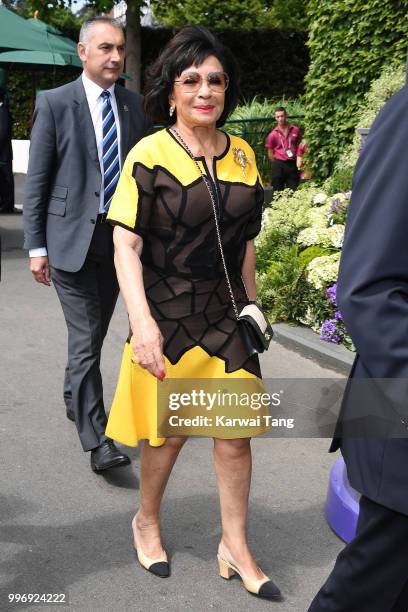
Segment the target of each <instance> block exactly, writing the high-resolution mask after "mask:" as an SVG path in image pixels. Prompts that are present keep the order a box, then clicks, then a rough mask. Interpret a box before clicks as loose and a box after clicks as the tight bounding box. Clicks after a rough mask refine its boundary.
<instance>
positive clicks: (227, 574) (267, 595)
mask: <svg viewBox="0 0 408 612" xmlns="http://www.w3.org/2000/svg"><path fill="white" fill-rule="evenodd" d="M217 559H218V567H219V571H220V576H221V578H225V579H226V580H229V579H230V578H232V576H233V575H234V574H238V576H239V577H240V578H241V580H242V583H243V585H244V587H245V588H246V590H247V591H248V593H251V595H255V596H256V597H261V598H262V599H274V600H280V599H281V598H282V595H281V592H280V590H279V588H278V587H277V586H276V584H275V583H274V582H273V581H272V580H271V579H270V578H268V576H265V574H264V577H263V578H260V579H259V580H253V579H251V578H248V577H247V576H245V575H244V574H243V573H242V572H240V571H239V569H238V568H237V567H235V566H234V565H232V563H230V562H229V561H227V560H226V559H223V558H222V557H221V556H220V555H219V554H217Z"/></svg>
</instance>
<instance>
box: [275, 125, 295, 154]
mask: <svg viewBox="0 0 408 612" xmlns="http://www.w3.org/2000/svg"><path fill="white" fill-rule="evenodd" d="M278 134H279V138H280V141H281V145H282V150H283V151H285V153H286V151H287V150H288V149H289V150H290V147H291V144H292V135H291V133H290V128H288V135H289V143H288V146H287V147H285V145H284V144H283V138H282V134H281V131H280V130H279V129H278Z"/></svg>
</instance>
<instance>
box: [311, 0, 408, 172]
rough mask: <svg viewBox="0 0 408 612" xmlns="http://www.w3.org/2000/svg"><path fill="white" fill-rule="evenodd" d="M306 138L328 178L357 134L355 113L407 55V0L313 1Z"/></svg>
mask: <svg viewBox="0 0 408 612" xmlns="http://www.w3.org/2000/svg"><path fill="white" fill-rule="evenodd" d="M308 12H309V23H310V32H309V40H308V46H309V50H310V57H311V64H310V68H309V72H308V74H307V77H306V94H305V104H306V124H307V140H308V143H309V151H310V156H311V162H312V170H313V176H314V177H315V178H324V177H326V176H328V175H329V174H330V172H331V170H332V168H333V164H334V161H335V160H336V159H337V158H338V157H339V154H340V153H341V152H342V150H344V148H345V146H346V145H347V144H349V143H350V142H351V140H352V139H353V133H354V128H355V114H356V112H357V110H358V109H359V108H360V106H361V104H362V102H363V100H364V94H365V92H366V91H367V90H368V88H369V86H370V83H371V81H373V80H374V79H376V78H377V77H378V76H379V74H380V72H381V69H382V68H383V66H384V65H386V64H393V63H400V62H402V61H404V60H405V58H406V54H407V47H408V19H407V14H408V0H400V1H399V2H395V0H370V2H367V0H309V4H308Z"/></svg>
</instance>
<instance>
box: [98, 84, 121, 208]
mask: <svg viewBox="0 0 408 612" xmlns="http://www.w3.org/2000/svg"><path fill="white" fill-rule="evenodd" d="M101 95H102V98H103V108H102V135H103V146H102V157H103V163H102V166H103V209H104V211H105V212H107V211H108V208H109V205H110V203H111V201H112V198H113V194H114V192H115V187H116V184H117V182H118V180H119V173H120V166H119V149H118V133H117V130H116V122H115V115H114V114H113V110H112V105H111V101H110V93H109V91H103V92H102V94H101Z"/></svg>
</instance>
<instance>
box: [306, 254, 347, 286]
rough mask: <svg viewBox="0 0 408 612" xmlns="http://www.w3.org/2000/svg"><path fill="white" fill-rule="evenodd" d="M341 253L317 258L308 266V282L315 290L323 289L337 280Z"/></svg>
mask: <svg viewBox="0 0 408 612" xmlns="http://www.w3.org/2000/svg"><path fill="white" fill-rule="evenodd" d="M339 262H340V252H338V253H333V255H323V256H322V257H315V258H314V259H313V260H312V261H311V262H310V263H309V265H308V266H307V268H306V272H307V280H308V281H309V283H310V284H311V285H312V287H314V288H315V289H323V288H324V287H327V285H329V284H330V283H334V282H335V281H336V280H337V277H338V274H339Z"/></svg>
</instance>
